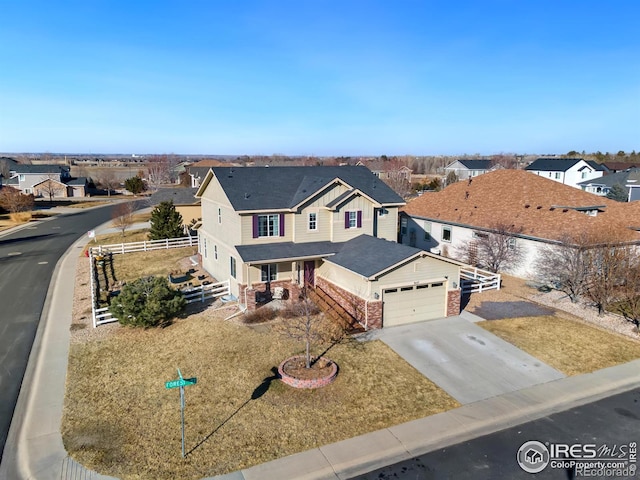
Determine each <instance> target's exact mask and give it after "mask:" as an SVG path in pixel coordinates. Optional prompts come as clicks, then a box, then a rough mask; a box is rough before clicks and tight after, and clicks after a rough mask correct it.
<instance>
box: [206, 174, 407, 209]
mask: <svg viewBox="0 0 640 480" xmlns="http://www.w3.org/2000/svg"><path fill="white" fill-rule="evenodd" d="M212 170H213V173H214V175H215V176H216V178H217V179H218V181H219V182H220V185H221V186H222V188H223V189H224V191H225V193H226V195H227V197H228V198H229V200H230V201H231V204H232V205H233V208H234V209H235V210H236V211H247V210H277V209H289V208H292V207H294V206H296V205H298V204H299V203H300V202H302V201H303V200H304V199H306V198H308V197H309V196H311V195H312V194H313V193H315V192H317V191H318V190H319V189H321V188H323V187H325V186H326V185H328V184H330V183H331V182H333V180H335V179H336V178H339V179H340V180H342V181H343V182H345V183H346V184H348V185H349V186H350V187H352V188H357V189H358V190H360V191H361V192H362V193H364V194H365V195H367V196H369V197H371V198H372V199H374V200H375V201H377V202H379V203H381V204H386V205H388V204H396V205H403V204H404V200H402V198H401V197H400V196H398V194H396V193H395V192H394V191H393V190H392V189H391V188H390V187H389V186H388V185H386V184H385V183H384V182H383V181H382V180H380V179H378V178H377V177H376V176H375V175H374V174H373V173H371V171H370V170H369V169H367V168H366V167H351V166H344V167H325V166H320V167H239V168H238V167H214V168H213V169H212Z"/></svg>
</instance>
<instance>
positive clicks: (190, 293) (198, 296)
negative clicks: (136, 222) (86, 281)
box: [88, 237, 231, 328]
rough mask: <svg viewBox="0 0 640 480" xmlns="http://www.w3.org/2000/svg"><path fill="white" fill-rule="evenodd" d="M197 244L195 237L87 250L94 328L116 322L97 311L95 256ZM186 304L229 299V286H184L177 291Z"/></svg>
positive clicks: (105, 311)
mask: <svg viewBox="0 0 640 480" xmlns="http://www.w3.org/2000/svg"><path fill="white" fill-rule="evenodd" d="M197 244H198V240H197V237H183V238H169V239H165V240H150V241H145V242H132V243H119V244H114V245H99V246H96V247H90V248H89V251H88V253H89V264H90V269H91V272H90V275H89V278H90V288H91V316H92V318H93V327H94V328H95V327H97V326H98V325H104V324H106V323H112V322H117V321H118V319H117V318H115V317H114V316H113V315H112V314H111V311H110V310H109V307H100V306H99V303H98V295H99V292H97V291H96V278H97V268H96V256H99V255H105V254H113V253H119V254H123V253H133V252H147V251H151V250H166V249H169V248H183V247H192V246H195V245H197ZM180 291H181V292H182V293H183V295H184V298H185V300H186V302H187V303H188V304H189V303H195V302H206V301H208V300H213V299H216V298H219V297H224V296H228V295H230V293H231V290H230V282H229V280H225V281H223V282H217V283H209V284H203V285H198V286H191V285H186V286H184V287H183V288H180Z"/></svg>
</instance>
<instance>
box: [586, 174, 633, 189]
mask: <svg viewBox="0 0 640 480" xmlns="http://www.w3.org/2000/svg"><path fill="white" fill-rule="evenodd" d="M630 181H631V182H630ZM629 183H632V184H635V185H640V170H629V171H628V172H616V173H610V174H609V175H604V176H602V177H598V178H592V179H591V180H585V181H584V182H579V183H578V185H580V186H581V187H586V186H588V185H602V186H605V187H613V186H614V185H616V184H618V185H621V186H622V187H625V190H628V189H627V188H626V185H627V184H629Z"/></svg>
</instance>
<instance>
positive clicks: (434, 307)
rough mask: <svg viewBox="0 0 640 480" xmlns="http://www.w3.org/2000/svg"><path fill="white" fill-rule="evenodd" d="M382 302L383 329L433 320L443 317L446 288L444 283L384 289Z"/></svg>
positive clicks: (445, 303)
mask: <svg viewBox="0 0 640 480" xmlns="http://www.w3.org/2000/svg"><path fill="white" fill-rule="evenodd" d="M382 301H383V316H382V326H383V327H392V326H394V325H404V324H406V323H413V322H420V321H422V320H433V319H436V318H442V317H444V316H445V312H446V305H447V288H446V286H445V283H444V282H434V283H425V284H423V285H407V286H404V287H396V288H385V289H384V290H383V291H382Z"/></svg>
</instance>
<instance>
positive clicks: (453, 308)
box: [447, 288, 462, 317]
mask: <svg viewBox="0 0 640 480" xmlns="http://www.w3.org/2000/svg"><path fill="white" fill-rule="evenodd" d="M461 298H462V290H460V289H459V288H458V289H456V290H449V291H448V292H447V317H455V316H456V315H460V299H461Z"/></svg>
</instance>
